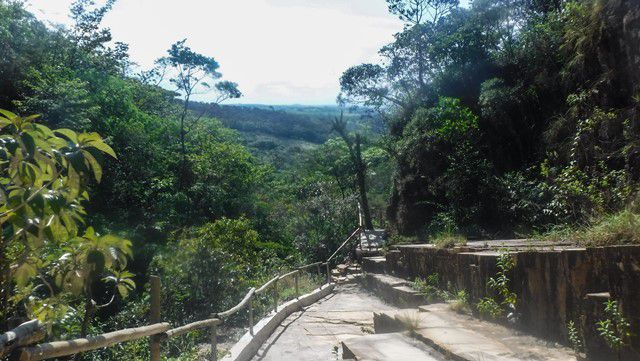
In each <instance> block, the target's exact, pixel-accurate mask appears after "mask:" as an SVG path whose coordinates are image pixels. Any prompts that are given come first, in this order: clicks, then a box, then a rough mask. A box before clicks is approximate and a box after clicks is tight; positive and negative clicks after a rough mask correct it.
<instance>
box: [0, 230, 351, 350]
mask: <svg viewBox="0 0 640 361" xmlns="http://www.w3.org/2000/svg"><path fill="white" fill-rule="evenodd" d="M361 230H362V228H361V227H358V228H357V229H356V230H355V231H354V232H353V233H352V234H351V235H350V236H349V237H348V238H347V239H346V240H345V241H344V242H343V243H342V244H341V245H340V247H338V249H337V250H336V251H335V252H334V253H333V254H332V255H331V256H330V257H329V258H328V259H327V261H326V262H316V263H311V264H308V265H305V266H301V267H298V268H296V269H295V270H294V271H291V272H288V273H286V274H283V275H279V276H276V277H274V278H272V279H270V280H269V281H268V282H266V283H265V284H263V285H262V286H261V287H260V288H258V289H255V288H252V289H250V290H249V292H247V294H246V295H245V296H244V298H243V299H242V301H240V302H239V303H238V304H237V305H235V306H233V307H232V308H230V309H228V310H226V311H224V312H218V313H214V314H212V315H211V316H210V318H208V319H206V320H200V321H196V322H192V323H189V324H187V325H183V326H180V327H176V328H171V325H170V324H169V323H167V322H161V312H160V311H161V283H160V278H159V277H157V276H151V277H150V280H149V281H150V285H151V311H150V322H151V324H150V325H148V326H142V327H136V328H127V329H123V330H118V331H114V332H109V333H105V334H101V335H98V336H90V337H86V338H80V339H75V340H69V341H55V342H47V343H42V344H38V345H33V344H34V343H36V342H38V341H41V340H42V339H43V338H44V336H45V332H44V327H43V325H42V324H41V323H40V322H39V321H37V320H32V321H29V322H26V323H24V324H22V325H20V326H18V327H17V328H15V329H13V330H12V331H9V332H7V333H5V334H2V335H0V358H3V357H6V356H8V355H10V360H20V361H36V360H46V359H50V358H55V357H63V356H70V355H75V354H78V353H82V352H87V351H92V350H96V349H100V348H105V347H110V346H113V345H116V344H119V343H123V342H128V341H134V340H139V339H142V338H146V337H150V341H149V348H150V352H151V360H152V361H159V360H160V359H161V345H162V342H165V341H166V340H168V339H170V338H173V337H178V336H181V335H184V334H186V333H188V332H191V331H196V330H203V329H208V330H209V335H210V344H211V356H210V359H211V360H213V361H215V360H217V348H218V344H217V337H218V326H219V325H221V324H222V323H223V322H224V321H225V320H227V319H228V318H230V317H231V316H233V315H235V314H237V313H238V312H240V311H241V310H244V309H246V308H248V313H249V315H248V327H249V332H250V334H251V335H253V334H254V333H253V331H254V330H253V328H254V300H255V298H256V296H259V295H264V294H267V292H269V291H271V295H272V297H273V310H274V311H275V312H277V311H278V306H279V301H280V300H279V298H280V293H279V290H278V283H279V282H281V281H282V280H284V279H288V278H291V277H293V278H294V287H295V297H296V298H299V297H300V286H299V280H300V274H301V273H302V272H305V271H309V270H311V269H314V268H315V269H316V272H317V273H318V275H320V274H322V269H323V268H325V270H326V276H327V277H326V283H327V284H329V283H331V266H330V264H331V261H332V260H334V259H335V257H336V255H337V254H338V253H339V252H340V251H341V250H342V249H343V248H344V247H345V246H346V245H347V244H348V243H349V242H350V241H352V240H353V239H354V237H356V235H359V234H360V232H361ZM29 345H32V346H29Z"/></svg>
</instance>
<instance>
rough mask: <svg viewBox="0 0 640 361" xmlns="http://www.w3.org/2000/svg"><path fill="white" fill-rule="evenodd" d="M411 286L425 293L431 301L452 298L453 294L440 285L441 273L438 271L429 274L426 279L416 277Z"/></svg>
mask: <svg viewBox="0 0 640 361" xmlns="http://www.w3.org/2000/svg"><path fill="white" fill-rule="evenodd" d="M411 287H413V289H415V290H417V291H419V292H421V293H423V294H424V295H425V296H426V297H427V301H429V302H435V301H446V300H448V299H450V298H451V294H450V293H449V292H448V291H447V290H444V289H442V288H441V287H440V275H439V274H437V273H434V274H431V275H429V276H427V279H426V280H425V279H422V278H416V279H415V280H414V281H413V283H412V284H411Z"/></svg>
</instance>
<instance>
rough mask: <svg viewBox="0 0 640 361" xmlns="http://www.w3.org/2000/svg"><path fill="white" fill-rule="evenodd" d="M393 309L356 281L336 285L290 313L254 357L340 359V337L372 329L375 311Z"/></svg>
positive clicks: (262, 359) (268, 360) (309, 360)
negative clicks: (326, 295) (354, 283)
mask: <svg viewBox="0 0 640 361" xmlns="http://www.w3.org/2000/svg"><path fill="white" fill-rule="evenodd" d="M395 309H396V308H394V307H392V306H389V305H387V304H385V303H384V302H382V301H381V300H380V299H378V298H377V297H375V296H373V295H370V294H368V293H367V292H365V291H364V290H362V289H361V288H360V287H359V286H357V285H352V284H345V285H341V286H338V288H336V291H335V293H334V294H332V295H330V296H328V297H327V298H325V299H323V300H321V301H319V302H317V303H315V304H313V305H311V306H309V307H308V308H307V309H305V310H304V311H301V312H296V313H294V314H292V315H291V316H289V317H288V318H287V319H286V320H285V321H284V322H283V323H282V324H281V325H280V327H279V328H278V329H277V330H276V331H275V332H274V333H273V335H271V337H270V338H269V340H268V341H267V342H265V343H264V345H262V347H261V349H260V351H259V352H258V355H257V356H256V357H254V359H253V360H254V361H282V360H297V361H316V360H321V361H326V360H341V359H342V354H341V353H342V349H341V347H340V343H341V342H342V341H344V340H346V339H349V338H353V337H357V336H362V335H365V334H369V333H372V332H373V312H374V311H377V312H380V311H392V310H395Z"/></svg>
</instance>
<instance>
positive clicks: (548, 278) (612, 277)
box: [365, 246, 640, 360]
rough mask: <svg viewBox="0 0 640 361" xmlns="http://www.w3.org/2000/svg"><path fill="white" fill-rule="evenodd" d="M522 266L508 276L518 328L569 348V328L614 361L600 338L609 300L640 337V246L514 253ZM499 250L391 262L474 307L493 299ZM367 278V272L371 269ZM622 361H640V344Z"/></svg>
mask: <svg viewBox="0 0 640 361" xmlns="http://www.w3.org/2000/svg"><path fill="white" fill-rule="evenodd" d="M509 252H510V253H513V254H514V257H515V258H516V267H515V269H514V270H513V271H512V272H511V274H510V275H509V278H510V280H511V283H510V284H511V290H512V291H513V292H515V293H516V294H517V295H518V302H517V313H518V315H519V318H518V321H517V325H516V326H517V327H518V328H520V329H522V330H524V331H526V332H528V333H531V334H534V335H536V336H539V337H543V338H546V339H549V340H552V341H558V342H561V343H565V344H567V343H568V336H567V327H566V324H567V322H568V321H570V320H573V321H574V322H575V323H576V325H578V327H579V328H580V330H581V332H582V333H583V336H584V339H585V341H586V344H587V353H588V356H589V358H590V359H593V360H615V359H616V356H615V355H614V354H612V353H611V352H610V350H609V349H608V347H607V346H606V344H604V342H603V340H602V339H601V338H600V337H599V336H598V334H597V331H596V326H595V322H597V321H598V320H600V319H602V318H603V314H602V312H603V308H604V306H603V305H602V303H603V301H604V300H606V298H604V299H603V298H602V295H599V296H598V295H591V296H588V295H590V294H595V293H602V292H609V293H610V295H611V298H612V299H615V300H617V301H619V303H620V305H621V307H622V310H623V313H624V316H625V317H626V318H627V320H628V321H629V322H630V323H631V325H632V330H633V333H634V334H635V335H640V247H638V246H618V247H604V248H588V249H585V248H573V249H570V248H568V249H563V250H551V249H548V250H510V251H509ZM498 255H499V252H498V251H496V250H469V249H464V248H459V249H454V250H447V249H437V248H433V247H427V246H398V247H396V248H395V249H393V250H391V251H390V252H389V253H388V254H387V256H386V258H387V265H386V267H387V270H388V271H389V272H390V273H391V274H394V275H397V276H400V277H403V278H407V279H414V278H416V277H422V278H425V277H427V276H428V275H430V274H433V273H438V274H439V275H440V276H441V277H440V278H441V280H442V285H441V286H442V287H447V285H450V286H451V287H453V288H455V289H458V290H466V291H467V293H468V294H469V296H470V300H471V302H472V303H474V304H475V303H476V302H477V301H478V300H479V299H480V298H482V297H485V296H492V295H493V294H492V290H491V289H489V288H488V287H487V280H488V279H489V277H492V276H494V275H495V274H496V272H497V267H496V260H497V257H498ZM365 271H366V269H365ZM621 359H622V360H640V337H638V336H636V337H633V339H632V342H631V347H630V348H628V349H627V350H626V351H625V352H623V354H622V358H621Z"/></svg>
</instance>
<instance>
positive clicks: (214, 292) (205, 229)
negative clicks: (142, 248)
mask: <svg viewBox="0 0 640 361" xmlns="http://www.w3.org/2000/svg"><path fill="white" fill-rule="evenodd" d="M178 236H179V238H180V241H176V242H172V243H169V244H168V245H167V246H166V247H165V249H164V250H162V251H161V252H159V253H158V254H157V255H156V256H155V257H154V260H153V262H152V266H151V268H152V269H154V270H155V271H157V272H158V274H159V275H160V276H161V277H162V279H165V280H171V282H168V283H165V289H164V292H165V295H166V297H164V302H165V303H164V305H163V310H164V313H163V314H164V315H166V317H167V319H168V320H170V321H173V322H175V323H176V324H183V323H188V322H191V321H196V320H201V319H205V318H207V317H208V315H210V314H211V313H212V312H220V311H224V310H226V309H228V308H230V307H231V306H233V305H235V304H236V303H237V302H238V300H239V299H241V298H242V297H243V296H244V294H245V293H246V291H247V289H248V288H250V287H251V286H254V285H256V284H258V283H259V282H260V281H264V280H266V279H267V277H268V276H269V275H270V274H272V271H273V270H275V269H277V268H278V266H279V265H280V264H281V261H280V260H278V258H277V257H276V255H277V251H278V250H279V249H278V245H276V244H271V243H265V242H261V241H260V239H259V235H258V233H257V232H256V231H255V230H254V229H253V227H252V225H251V222H250V221H249V220H248V219H246V218H238V219H230V218H221V219H219V220H217V221H215V222H212V223H209V224H206V225H204V226H201V227H197V228H194V229H191V230H188V231H185V232H183V233H182V234H180V235H178ZM256 275H262V277H259V278H256Z"/></svg>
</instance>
